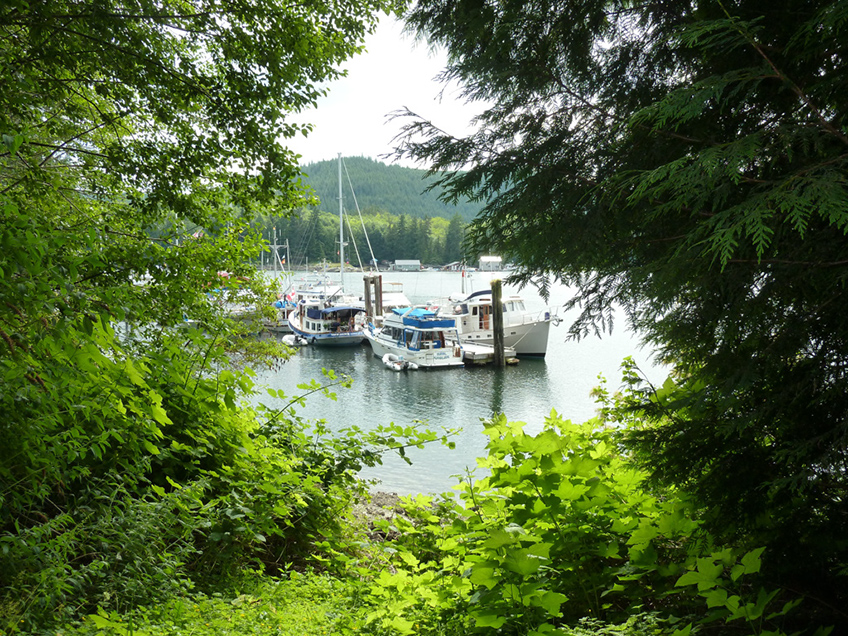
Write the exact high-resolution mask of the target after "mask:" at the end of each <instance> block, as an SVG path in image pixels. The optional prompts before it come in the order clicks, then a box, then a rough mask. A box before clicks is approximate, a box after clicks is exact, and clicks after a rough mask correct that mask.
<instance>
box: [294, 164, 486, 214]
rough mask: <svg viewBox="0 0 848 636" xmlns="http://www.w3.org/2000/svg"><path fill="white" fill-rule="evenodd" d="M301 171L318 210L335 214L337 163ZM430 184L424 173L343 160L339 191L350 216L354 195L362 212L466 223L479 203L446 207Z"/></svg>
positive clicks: (312, 166) (337, 182) (310, 166)
mask: <svg viewBox="0 0 848 636" xmlns="http://www.w3.org/2000/svg"><path fill="white" fill-rule="evenodd" d="M303 171H304V172H305V173H306V176H305V178H304V183H305V184H306V185H307V186H309V187H310V188H311V189H312V190H313V191H314V192H315V195H316V196H317V197H318V200H319V202H320V209H321V210H322V211H324V212H331V213H332V212H335V213H336V215H338V209H339V204H338V199H339V176H338V174H339V172H338V161H337V160H329V161H318V162H315V163H310V164H307V165H306V166H303ZM432 181H433V179H432V178H430V177H428V176H427V172H426V171H425V170H416V169H414V168H404V167H402V166H398V165H387V164H385V163H382V162H380V161H375V160H373V159H367V158H365V157H345V158H344V159H343V173H342V192H343V193H344V200H345V207H346V208H347V209H348V210H350V211H352V212H354V213H355V212H356V205H355V204H354V196H355V200H356V203H357V204H358V205H359V208H360V209H362V210H363V211H364V210H370V209H378V210H385V211H388V212H390V213H391V214H393V215H400V214H405V215H406V216H408V217H410V218H413V219H423V218H429V217H443V218H446V219H450V218H452V217H453V216H454V215H457V214H458V215H459V216H460V218H461V219H462V221H463V222H465V223H468V222H470V221H471V220H472V219H473V218H474V217H475V216H476V215H477V214H478V213H479V211H480V207H481V206H480V205H479V204H475V203H471V202H468V201H461V202H457V203H456V204H450V205H449V204H446V203H444V202H443V201H441V200H440V196H439V195H440V194H441V190H440V189H438V188H436V189H433V190H431V189H430V187H429V186H430V185H431V183H432ZM351 190H352V192H351Z"/></svg>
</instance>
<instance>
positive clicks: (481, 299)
mask: <svg viewBox="0 0 848 636" xmlns="http://www.w3.org/2000/svg"><path fill="white" fill-rule="evenodd" d="M502 303H503V323H504V346H505V347H510V348H512V349H515V353H516V355H518V356H519V357H536V358H543V357H545V354H546V353H547V350H548V331H549V330H550V327H551V323H552V322H553V323H554V324H559V320H560V319H559V317H558V316H556V315H555V314H554V313H553V312H552V311H551V310H550V309H549V308H546V309H544V310H541V311H536V312H533V311H527V309H526V308H525V306H524V299H523V298H522V297H521V296H518V295H516V294H511V295H505V296H503V298H502ZM438 312H439V315H440V316H445V317H448V316H450V317H452V318H454V319H455V320H456V326H457V330H458V332H459V339H460V342H462V343H463V344H466V343H468V344H485V345H490V346H491V345H494V335H493V332H492V328H493V322H494V317H493V315H492V291H491V290H486V289H484V290H481V291H476V292H474V293H472V294H469V295H467V296H465V295H459V296H456V295H455V296H451V298H450V299H449V301H448V303H447V304H445V305H441V306H439V307H438Z"/></svg>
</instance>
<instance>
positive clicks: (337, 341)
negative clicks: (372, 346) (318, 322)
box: [289, 323, 365, 347]
mask: <svg viewBox="0 0 848 636" xmlns="http://www.w3.org/2000/svg"><path fill="white" fill-rule="evenodd" d="M289 326H290V327H291V330H292V334H294V335H295V336H299V337H301V338H303V339H304V340H306V342H307V343H308V344H310V345H314V346H316V347H352V346H355V345H359V344H362V343H363V342H364V341H365V336H364V334H363V333H362V331H349V332H348V331H346V332H342V333H309V332H308V331H302V330H300V329H298V328H297V327H295V326H294V325H293V324H291V323H289Z"/></svg>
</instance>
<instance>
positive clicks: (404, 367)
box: [383, 353, 418, 371]
mask: <svg viewBox="0 0 848 636" xmlns="http://www.w3.org/2000/svg"><path fill="white" fill-rule="evenodd" d="M383 364H385V365H386V366H387V367H389V368H390V369H392V370H393V371H414V370H415V369H417V368H418V365H417V364H415V363H414V362H410V361H409V360H404V359H403V358H402V357H400V356H397V355H395V354H394V353H387V354H386V355H384V356H383Z"/></svg>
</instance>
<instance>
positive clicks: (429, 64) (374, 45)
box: [286, 17, 474, 167]
mask: <svg viewBox="0 0 848 636" xmlns="http://www.w3.org/2000/svg"><path fill="white" fill-rule="evenodd" d="M402 27H403V25H402V23H400V22H399V21H397V20H394V19H391V18H385V17H384V18H383V19H381V21H380V24H379V26H378V27H377V30H376V31H375V33H374V34H372V35H370V36H368V38H366V41H365V46H366V51H365V52H364V53H362V54H360V55H358V56H356V57H354V58H353V59H351V60H349V61H348V62H347V63H346V64H344V65H343V66H342V68H345V69H347V71H348V76H347V77H345V78H342V79H340V80H338V81H336V82H333V83H331V84H330V85H329V89H330V92H329V94H328V95H327V96H326V97H324V98H322V99H321V100H320V101H319V102H318V107H317V109H314V110H309V111H306V112H305V113H303V114H302V115H300V116H299V117H298V118H297V120H298V121H306V122H311V123H313V124H314V125H315V128H314V130H313V131H312V133H311V134H310V135H309V136H308V137H306V138H304V137H298V138H297V139H295V140H288V141H287V143H286V145H287V146H288V147H290V148H291V149H292V150H294V151H295V152H297V153H298V154H300V155H301V156H302V158H301V159H300V163H301V165H303V164H307V163H312V162H316V161H324V160H326V159H336V157H337V156H338V154H339V153H341V154H342V156H344V157H362V156H364V157H370V158H372V159H376V160H378V161H382V162H384V163H398V162H395V161H392V160H390V159H388V158H386V157H384V156H383V155H386V154H388V153H390V152H391V151H392V139H393V138H394V137H395V135H396V134H397V133H398V132H399V131H400V128H401V126H402V125H403V122H402V120H399V119H396V120H394V121H389V119H388V116H389V114H390V113H392V112H393V111H397V110H400V109H402V108H409V109H410V110H411V111H413V112H415V113H417V114H419V115H421V116H422V117H425V118H427V119H429V120H430V121H433V122H434V123H435V124H436V125H438V126H439V127H440V128H442V129H444V130H447V131H448V132H452V133H459V134H462V133H464V132H466V131H467V130H468V123H469V121H470V119H471V118H472V117H473V115H474V113H473V111H472V109H471V107H469V106H468V105H466V104H464V103H463V102H462V100H461V99H459V95H458V89H457V88H456V87H455V86H449V87H447V88H444V86H443V85H442V84H441V83H440V82H438V81H436V79H435V78H436V76H437V75H438V74H439V73H440V72H441V71H442V70H443V69H444V67H445V60H446V56H445V55H444V53H441V54H434V53H433V52H432V51H430V49H429V47H428V45H427V44H426V43H425V42H415V40H414V39H413V38H412V36H409V35H404V34H403V33H402ZM443 89H444V94H442V95H441V96H440V93H441V92H442V91H443ZM400 165H405V166H408V167H425V166H416V165H415V164H413V163H411V162H409V161H406V160H405V161H403V162H401V163H400Z"/></svg>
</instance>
